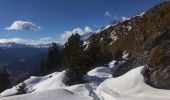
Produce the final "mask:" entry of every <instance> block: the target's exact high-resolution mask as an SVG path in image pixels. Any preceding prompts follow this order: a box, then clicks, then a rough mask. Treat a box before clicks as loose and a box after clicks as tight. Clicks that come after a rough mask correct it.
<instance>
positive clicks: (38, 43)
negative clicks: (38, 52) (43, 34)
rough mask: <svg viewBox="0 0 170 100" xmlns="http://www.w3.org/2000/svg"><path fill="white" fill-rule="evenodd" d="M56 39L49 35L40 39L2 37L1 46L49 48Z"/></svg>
mask: <svg viewBox="0 0 170 100" xmlns="http://www.w3.org/2000/svg"><path fill="white" fill-rule="evenodd" d="M53 42H56V41H55V40H53V39H51V38H49V37H47V38H42V39H38V40H28V39H21V38H11V39H0V47H1V48H15V47H17V48H25V47H35V48H48V47H49V45H50V44H51V43H53Z"/></svg>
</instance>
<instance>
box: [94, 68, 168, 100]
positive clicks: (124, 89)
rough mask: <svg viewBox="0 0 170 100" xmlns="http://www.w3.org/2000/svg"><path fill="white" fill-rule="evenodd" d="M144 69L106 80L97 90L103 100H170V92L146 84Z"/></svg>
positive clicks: (137, 69)
mask: <svg viewBox="0 0 170 100" xmlns="http://www.w3.org/2000/svg"><path fill="white" fill-rule="evenodd" d="M143 68H144V67H138V68H136V69H133V70H131V71H129V72H127V73H126V74H124V75H122V76H120V77H118V78H111V79H107V80H105V81H104V82H103V83H101V84H100V85H99V87H98V88H97V94H98V96H99V98H100V99H101V100H170V95H169V93H170V90H163V89H155V88H153V87H151V86H149V85H147V84H146V83H145V81H144V80H145V79H144V77H143V75H142V71H143Z"/></svg>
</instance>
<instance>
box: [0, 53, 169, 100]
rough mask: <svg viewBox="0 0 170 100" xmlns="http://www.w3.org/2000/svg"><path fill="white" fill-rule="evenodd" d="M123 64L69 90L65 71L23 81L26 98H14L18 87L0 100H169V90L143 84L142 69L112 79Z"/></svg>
mask: <svg viewBox="0 0 170 100" xmlns="http://www.w3.org/2000/svg"><path fill="white" fill-rule="evenodd" d="M123 56H124V57H125V58H126V57H127V56H128V53H127V52H124V53H123ZM123 63H124V61H119V62H118V63H116V61H115V60H113V61H112V62H110V63H109V64H108V67H106V66H101V67H97V68H94V69H93V70H91V71H89V72H88V73H87V75H86V76H84V79H85V80H87V82H88V83H84V84H77V85H72V86H67V85H66V84H65V82H66V80H67V77H66V71H62V72H54V73H52V74H49V75H46V76H42V77H40V76H39V77H35V76H32V77H30V78H29V79H27V80H25V81H24V83H25V84H26V86H27V87H26V88H27V89H28V91H27V94H23V95H15V94H16V93H17V87H18V85H17V86H14V87H13V88H11V89H8V90H6V91H4V92H2V93H1V94H0V96H1V97H0V100H170V95H169V93H170V90H163V89H156V88H153V87H151V86H149V85H147V84H146V83H145V78H144V77H143V75H142V74H143V69H144V66H141V67H138V68H135V69H132V70H131V71H129V72H127V73H126V74H124V75H122V76H119V77H117V78H113V77H112V75H114V73H116V69H118V68H119V66H120V65H121V64H123ZM7 96H8V97H7Z"/></svg>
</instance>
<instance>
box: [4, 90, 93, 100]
mask: <svg viewBox="0 0 170 100" xmlns="http://www.w3.org/2000/svg"><path fill="white" fill-rule="evenodd" d="M1 100H93V99H92V98H91V97H89V96H82V95H79V94H75V93H73V92H71V91H69V90H66V89H56V90H48V91H42V92H36V93H30V94H25V95H19V96H11V97H7V98H2V99H1Z"/></svg>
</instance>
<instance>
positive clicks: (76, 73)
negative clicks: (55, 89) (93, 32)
mask: <svg viewBox="0 0 170 100" xmlns="http://www.w3.org/2000/svg"><path fill="white" fill-rule="evenodd" d="M86 61H87V59H86V56H85V54H84V46H83V42H82V41H81V38H80V35H79V34H73V35H72V36H71V37H70V38H69V39H68V42H66V43H65V47H64V49H63V51H62V65H63V66H64V67H65V69H66V71H67V75H68V77H69V81H68V84H74V83H78V82H81V81H82V80H83V79H82V77H83V75H85V74H86V73H87V71H88V70H89V68H90V67H89V66H88V63H87V62H86Z"/></svg>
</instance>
